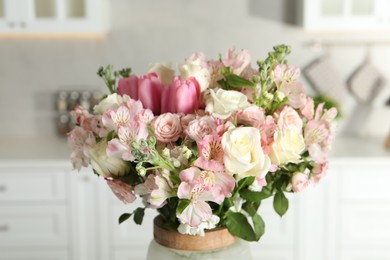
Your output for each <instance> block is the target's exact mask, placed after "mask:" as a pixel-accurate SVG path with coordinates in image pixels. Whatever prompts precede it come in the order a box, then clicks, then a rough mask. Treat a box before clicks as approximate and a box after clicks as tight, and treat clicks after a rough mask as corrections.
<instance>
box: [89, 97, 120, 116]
mask: <svg viewBox="0 0 390 260" xmlns="http://www.w3.org/2000/svg"><path fill="white" fill-rule="evenodd" d="M122 102H123V98H122V97H121V96H120V95H118V94H117V93H113V94H111V95H108V96H107V97H106V98H105V99H103V100H102V101H100V103H99V104H97V105H96V106H94V108H93V111H94V112H95V113H96V114H100V115H103V114H104V113H105V112H106V111H108V110H110V109H117V108H118V107H119V105H120V104H122Z"/></svg>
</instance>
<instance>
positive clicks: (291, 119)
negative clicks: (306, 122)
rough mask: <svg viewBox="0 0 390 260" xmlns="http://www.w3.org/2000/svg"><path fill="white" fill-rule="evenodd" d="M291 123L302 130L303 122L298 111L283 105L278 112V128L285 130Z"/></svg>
mask: <svg viewBox="0 0 390 260" xmlns="http://www.w3.org/2000/svg"><path fill="white" fill-rule="evenodd" d="M291 125H293V126H296V127H297V129H298V130H299V131H300V132H301V131H302V126H303V122H302V119H301V117H300V116H299V114H298V112H297V111H295V109H293V108H292V107H290V106H285V107H284V108H283V110H282V111H281V112H280V114H279V119H278V126H279V129H280V130H282V131H285V130H286V129H287V128H288V127H289V126H291Z"/></svg>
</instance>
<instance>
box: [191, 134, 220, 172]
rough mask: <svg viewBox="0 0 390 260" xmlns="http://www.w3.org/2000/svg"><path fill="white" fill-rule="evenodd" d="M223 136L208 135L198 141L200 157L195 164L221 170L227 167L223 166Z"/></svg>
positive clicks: (211, 169)
mask: <svg viewBox="0 0 390 260" xmlns="http://www.w3.org/2000/svg"><path fill="white" fill-rule="evenodd" d="M221 140H222V138H221V137H220V136H218V135H206V136H205V137H203V139H202V140H200V141H199V142H198V151H199V157H198V159H196V161H195V163H194V164H195V166H197V167H199V168H202V169H205V170H209V171H215V172H220V171H223V170H224V169H225V167H224V166H223V149H222V144H221Z"/></svg>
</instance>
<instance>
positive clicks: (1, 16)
mask: <svg viewBox="0 0 390 260" xmlns="http://www.w3.org/2000/svg"><path fill="white" fill-rule="evenodd" d="M31 4H32V2H31V1H28V0H2V1H0V5H1V7H0V8H1V12H0V30H1V31H2V32H5V33H9V32H23V31H25V30H26V28H27V23H28V17H29V15H30V13H29V9H30V8H31Z"/></svg>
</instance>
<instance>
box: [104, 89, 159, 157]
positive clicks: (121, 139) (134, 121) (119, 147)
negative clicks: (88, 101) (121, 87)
mask: <svg viewBox="0 0 390 260" xmlns="http://www.w3.org/2000/svg"><path fill="white" fill-rule="evenodd" d="M126 97H127V96H125V98H124V99H125V102H124V103H123V104H121V105H120V106H119V107H118V109H116V110H113V109H111V110H109V111H107V112H106V113H104V115H103V124H104V125H105V127H106V128H107V129H109V130H115V132H116V133H117V135H118V138H114V139H112V140H111V141H109V142H108V146H107V155H108V156H113V157H118V158H122V159H123V160H125V161H133V160H134V158H133V155H132V153H131V150H132V146H131V144H132V143H133V142H139V141H141V140H143V139H146V138H147V137H148V136H149V132H148V128H147V123H149V121H150V120H151V119H152V118H153V114H152V113H151V111H150V110H149V109H143V108H142V103H141V102H140V101H135V100H132V99H130V98H128V97H127V98H126Z"/></svg>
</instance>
